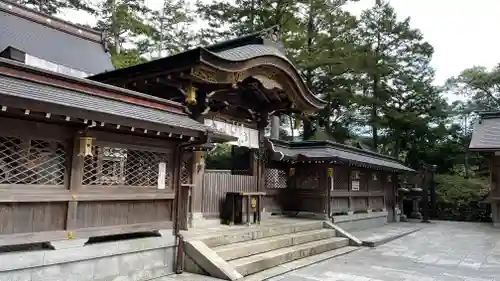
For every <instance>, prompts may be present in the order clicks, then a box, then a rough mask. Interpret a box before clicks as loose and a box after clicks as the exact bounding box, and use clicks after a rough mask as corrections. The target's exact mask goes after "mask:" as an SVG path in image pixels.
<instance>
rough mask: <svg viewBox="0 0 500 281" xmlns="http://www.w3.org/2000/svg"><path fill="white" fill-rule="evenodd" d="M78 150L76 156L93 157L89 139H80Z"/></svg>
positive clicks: (90, 139)
mask: <svg viewBox="0 0 500 281" xmlns="http://www.w3.org/2000/svg"><path fill="white" fill-rule="evenodd" d="M79 139H80V150H79V153H78V156H83V157H85V156H93V155H92V140H93V138H91V137H80V138H79Z"/></svg>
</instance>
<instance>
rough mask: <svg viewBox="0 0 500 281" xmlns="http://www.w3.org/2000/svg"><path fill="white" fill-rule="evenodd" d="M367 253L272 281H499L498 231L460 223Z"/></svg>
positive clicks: (438, 224)
mask: <svg viewBox="0 0 500 281" xmlns="http://www.w3.org/2000/svg"><path fill="white" fill-rule="evenodd" d="M418 226H419V227H423V229H422V230H420V231H418V232H415V233H413V234H410V235H407V236H405V237H403V238H400V239H397V240H394V241H392V242H389V243H387V244H384V245H381V246H378V247H376V248H363V249H361V250H358V251H355V252H353V253H350V254H348V255H345V256H340V257H337V258H333V259H330V260H326V261H323V262H321V263H317V264H314V265H311V266H308V267H304V268H302V269H298V270H296V271H292V272H290V273H288V274H285V275H282V276H278V277H274V278H272V279H269V280H270V281H278V280H281V281H314V280H316V281H318V280H319V281H403V280H404V281H410V280H415V281H434V280H435V281H441V280H442V281H454V280H457V281H458V280H467V281H483V280H484V281H486V280H490V281H491V280H495V281H496V280H498V281H500V243H499V241H500V229H493V228H491V227H490V226H489V225H483V224H475V223H460V222H436V223H433V224H430V225H422V224H418Z"/></svg>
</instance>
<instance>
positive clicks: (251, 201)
mask: <svg viewBox="0 0 500 281" xmlns="http://www.w3.org/2000/svg"><path fill="white" fill-rule="evenodd" d="M250 206H251V207H252V209H255V208H257V199H255V198H252V200H250Z"/></svg>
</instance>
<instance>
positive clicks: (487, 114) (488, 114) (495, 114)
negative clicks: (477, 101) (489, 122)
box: [477, 110, 500, 119]
mask: <svg viewBox="0 0 500 281" xmlns="http://www.w3.org/2000/svg"><path fill="white" fill-rule="evenodd" d="M477 114H478V115H479V116H480V117H481V118H482V119H488V118H500V110H495V111H478V112H477Z"/></svg>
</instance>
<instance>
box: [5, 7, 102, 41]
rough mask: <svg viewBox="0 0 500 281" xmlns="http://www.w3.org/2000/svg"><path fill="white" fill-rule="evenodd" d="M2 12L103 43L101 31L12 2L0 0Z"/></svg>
mask: <svg viewBox="0 0 500 281" xmlns="http://www.w3.org/2000/svg"><path fill="white" fill-rule="evenodd" d="M0 10H2V11H4V12H6V13H9V14H12V15H15V16H18V17H21V18H24V19H27V20H29V21H31V22H35V23H38V24H41V25H44V26H47V27H50V28H54V29H57V30H60V31H62V32H65V33H68V34H71V35H74V36H77V37H80V38H83V39H86V40H91V41H95V42H98V43H103V34H102V32H100V31H97V30H94V29H91V28H87V27H84V26H80V25H76V24H74V23H70V22H68V21H65V20H62V19H60V18H57V17H54V16H50V15H47V14H44V13H41V12H38V11H35V10H32V9H28V8H26V7H24V6H23V5H21V4H18V3H16V2H13V1H10V0H0Z"/></svg>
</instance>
